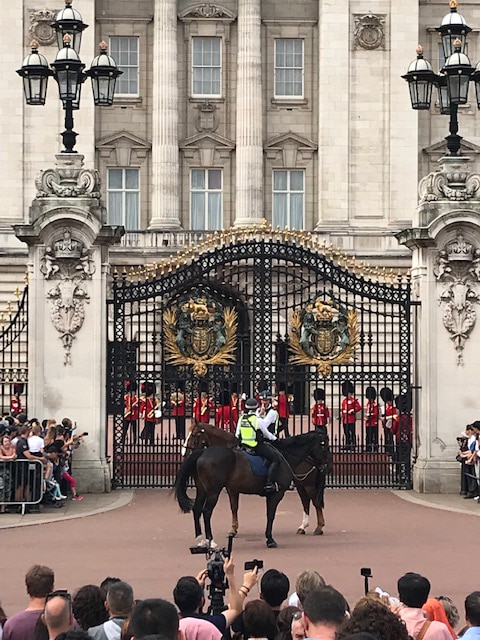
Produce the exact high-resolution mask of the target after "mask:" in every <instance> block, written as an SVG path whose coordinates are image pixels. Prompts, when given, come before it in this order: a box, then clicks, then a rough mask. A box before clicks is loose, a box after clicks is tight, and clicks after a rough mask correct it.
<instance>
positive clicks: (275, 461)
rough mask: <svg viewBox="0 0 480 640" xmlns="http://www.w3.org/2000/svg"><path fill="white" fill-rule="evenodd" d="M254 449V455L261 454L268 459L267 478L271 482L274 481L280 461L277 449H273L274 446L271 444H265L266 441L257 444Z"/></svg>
mask: <svg viewBox="0 0 480 640" xmlns="http://www.w3.org/2000/svg"><path fill="white" fill-rule="evenodd" d="M254 451H255V455H257V456H261V457H262V458H265V459H266V460H267V461H268V480H269V481H271V482H275V480H276V473H277V470H278V466H279V464H280V461H281V457H280V454H279V453H278V451H277V450H276V449H275V447H272V445H270V444H267V443H266V442H262V443H260V444H257V446H256V447H255V449H254Z"/></svg>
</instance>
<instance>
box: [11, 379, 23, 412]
mask: <svg viewBox="0 0 480 640" xmlns="http://www.w3.org/2000/svg"><path fill="white" fill-rule="evenodd" d="M24 388H25V385H24V384H23V383H22V382H14V384H13V389H12V391H13V393H12V397H11V398H10V413H12V414H15V416H17V415H18V414H19V413H23V405H22V399H21V398H20V396H21V395H22V393H23V391H24Z"/></svg>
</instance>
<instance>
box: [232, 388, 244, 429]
mask: <svg viewBox="0 0 480 640" xmlns="http://www.w3.org/2000/svg"><path fill="white" fill-rule="evenodd" d="M241 413H243V409H242V401H241V400H240V398H239V397H238V390H237V388H234V389H233V390H232V393H231V394H230V427H229V431H230V433H235V431H236V430H237V424H238V420H239V418H240V414H241Z"/></svg>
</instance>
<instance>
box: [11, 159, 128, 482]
mask: <svg viewBox="0 0 480 640" xmlns="http://www.w3.org/2000/svg"><path fill="white" fill-rule="evenodd" d="M56 158H57V165H56V168H55V169H47V170H46V171H43V172H42V174H41V175H40V176H39V178H38V179H37V181H36V186H37V197H36V198H35V199H34V201H33V204H32V206H31V208H30V212H29V224H22V225H18V226H16V227H15V233H16V235H17V237H18V238H19V239H20V240H22V241H23V242H26V243H27V244H28V245H29V263H28V269H29V323H28V331H29V336H28V337H29V341H28V349H29V353H28V362H29V371H30V379H31V380H32V384H30V385H29V398H28V406H29V407H30V410H31V414H32V415H38V416H47V417H48V416H54V417H55V418H57V420H61V419H62V418H64V417H66V416H68V417H70V418H72V420H74V421H76V422H77V425H78V431H79V432H80V433H82V432H84V431H86V432H88V436H87V437H85V439H84V442H83V444H82V445H81V446H80V447H79V448H78V449H77V450H76V451H75V453H74V458H73V465H74V473H75V476H76V478H77V481H78V486H79V490H80V491H81V492H84V491H86V492H95V493H98V492H103V491H109V490H110V470H109V466H108V464H107V462H106V452H105V424H106V397H105V392H106V340H107V338H106V327H107V318H106V287H107V276H108V246H109V245H110V244H112V243H114V242H118V241H119V240H120V238H121V236H122V235H123V233H124V229H123V227H112V226H110V225H106V224H104V222H105V219H106V211H105V207H104V206H103V203H102V202H101V199H100V198H101V196H100V182H99V178H98V173H97V172H96V171H89V170H86V169H83V156H81V155H80V154H78V155H77V154H58V155H57V156H56Z"/></svg>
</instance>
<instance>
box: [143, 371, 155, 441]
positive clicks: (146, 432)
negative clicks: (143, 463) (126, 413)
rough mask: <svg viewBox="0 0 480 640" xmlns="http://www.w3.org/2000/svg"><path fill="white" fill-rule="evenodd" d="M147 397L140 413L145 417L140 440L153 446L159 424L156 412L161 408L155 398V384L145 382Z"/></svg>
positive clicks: (145, 396)
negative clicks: (157, 424) (156, 427)
mask: <svg viewBox="0 0 480 640" xmlns="http://www.w3.org/2000/svg"><path fill="white" fill-rule="evenodd" d="M143 388H144V391H145V395H144V397H143V401H142V402H141V406H140V411H141V415H142V417H143V420H144V423H145V426H144V427H143V429H142V432H141V434H140V438H142V440H145V443H146V444H150V445H153V444H154V442H155V424H156V422H157V418H156V414H155V412H156V411H157V410H158V408H159V404H158V400H157V398H156V397H155V393H156V391H157V387H156V385H155V383H153V382H145V384H144V386H143Z"/></svg>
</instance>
